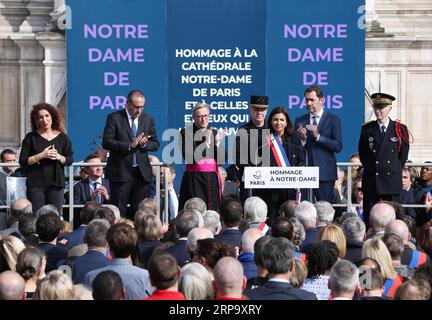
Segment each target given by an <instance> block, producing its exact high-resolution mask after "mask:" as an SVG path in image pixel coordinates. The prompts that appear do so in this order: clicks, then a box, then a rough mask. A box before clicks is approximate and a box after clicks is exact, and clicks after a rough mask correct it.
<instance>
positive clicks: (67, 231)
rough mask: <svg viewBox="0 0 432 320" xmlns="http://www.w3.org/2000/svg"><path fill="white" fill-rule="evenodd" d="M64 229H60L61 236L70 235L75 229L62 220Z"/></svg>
mask: <svg viewBox="0 0 432 320" xmlns="http://www.w3.org/2000/svg"><path fill="white" fill-rule="evenodd" d="M61 224H62V227H61V229H60V234H63V233H69V232H72V231H73V227H72V225H71V224H70V222H69V221H66V220H61Z"/></svg>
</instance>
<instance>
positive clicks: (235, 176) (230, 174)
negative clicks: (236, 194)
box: [226, 164, 240, 188]
mask: <svg viewBox="0 0 432 320" xmlns="http://www.w3.org/2000/svg"><path fill="white" fill-rule="evenodd" d="M226 173H227V177H226V178H227V180H228V181H231V182H233V183H235V184H236V186H237V188H239V187H240V179H239V173H238V169H237V168H236V166H235V164H232V165H230V166H228V167H227V168H226Z"/></svg>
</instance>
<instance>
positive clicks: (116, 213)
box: [104, 204, 121, 223]
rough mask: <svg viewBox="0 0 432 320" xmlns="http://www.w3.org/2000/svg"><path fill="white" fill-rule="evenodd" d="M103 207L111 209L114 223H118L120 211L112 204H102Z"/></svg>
mask: <svg viewBox="0 0 432 320" xmlns="http://www.w3.org/2000/svg"><path fill="white" fill-rule="evenodd" d="M104 207H106V208H108V209H111V211H112V212H114V216H115V218H116V220H115V223H118V222H120V219H121V214H120V209H119V208H118V207H117V206H115V205H113V204H104Z"/></svg>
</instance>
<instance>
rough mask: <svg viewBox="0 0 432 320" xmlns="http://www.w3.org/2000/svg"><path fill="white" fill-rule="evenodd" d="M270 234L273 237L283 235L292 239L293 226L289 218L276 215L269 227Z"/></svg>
mask: <svg viewBox="0 0 432 320" xmlns="http://www.w3.org/2000/svg"><path fill="white" fill-rule="evenodd" d="M271 235H272V236H273V237H284V238H287V239H288V240H289V241H292V240H293V238H294V226H293V224H292V223H291V221H290V219H289V218H287V217H278V218H277V219H276V221H275V222H274V224H273V227H272V229H271Z"/></svg>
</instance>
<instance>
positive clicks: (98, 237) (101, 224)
mask: <svg viewBox="0 0 432 320" xmlns="http://www.w3.org/2000/svg"><path fill="white" fill-rule="evenodd" d="M110 227H111V225H110V224H109V222H108V221H106V220H105V219H94V220H92V221H91V222H90V223H89V224H88V226H87V228H86V230H85V233H84V243H86V244H87V246H88V248H106V245H107V240H106V235H107V232H108V229H109V228H110Z"/></svg>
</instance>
